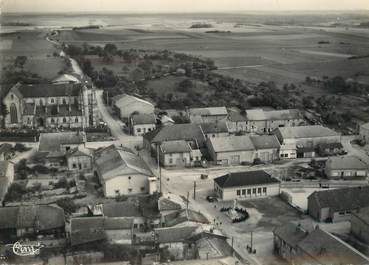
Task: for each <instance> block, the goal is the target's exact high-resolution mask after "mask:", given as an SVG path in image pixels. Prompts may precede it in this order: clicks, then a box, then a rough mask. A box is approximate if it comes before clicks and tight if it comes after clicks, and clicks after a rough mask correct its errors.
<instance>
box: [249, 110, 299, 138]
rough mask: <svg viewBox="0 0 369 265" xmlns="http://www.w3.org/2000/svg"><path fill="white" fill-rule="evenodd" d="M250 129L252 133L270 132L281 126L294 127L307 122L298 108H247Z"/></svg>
mask: <svg viewBox="0 0 369 265" xmlns="http://www.w3.org/2000/svg"><path fill="white" fill-rule="evenodd" d="M246 118H247V121H248V127H249V131H250V132H252V133H259V134H263V133H270V132H272V131H274V130H275V129H277V128H280V127H294V126H300V125H302V124H304V123H305V121H304V119H303V116H302V114H301V113H300V111H299V110H297V109H286V110H263V109H250V110H246Z"/></svg>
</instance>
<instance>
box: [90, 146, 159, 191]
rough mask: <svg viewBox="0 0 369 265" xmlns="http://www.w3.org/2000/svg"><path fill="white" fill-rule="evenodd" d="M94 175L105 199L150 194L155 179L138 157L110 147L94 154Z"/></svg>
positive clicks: (153, 188) (154, 188) (154, 189)
mask: <svg viewBox="0 0 369 265" xmlns="http://www.w3.org/2000/svg"><path fill="white" fill-rule="evenodd" d="M95 173H96V174H97V176H98V177H99V180H100V183H101V185H102V188H103V192H104V195H105V197H117V196H120V195H138V194H148V193H150V194H152V193H154V192H155V191H156V181H155V180H156V178H155V177H154V174H153V173H152V172H151V170H150V168H149V167H148V166H147V165H146V163H145V162H144V161H143V160H142V158H140V157H139V156H137V155H135V154H133V153H131V152H128V151H126V150H123V149H121V148H118V147H114V146H110V147H107V148H105V149H104V150H102V151H100V152H99V153H96V154H95Z"/></svg>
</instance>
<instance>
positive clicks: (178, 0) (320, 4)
mask: <svg viewBox="0 0 369 265" xmlns="http://www.w3.org/2000/svg"><path fill="white" fill-rule="evenodd" d="M0 2H1V12H39V13H43V12H61V13H62V12H138V13H140V12H178V13H182V12H234V11H287V10H301V11H304V10H347V11H348V10H359V9H366V10H369V0H0Z"/></svg>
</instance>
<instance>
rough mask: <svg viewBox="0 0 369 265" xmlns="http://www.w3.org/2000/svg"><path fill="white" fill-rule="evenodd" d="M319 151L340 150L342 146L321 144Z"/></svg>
mask: <svg viewBox="0 0 369 265" xmlns="http://www.w3.org/2000/svg"><path fill="white" fill-rule="evenodd" d="M319 148H321V149H342V148H343V145H342V144H341V143H321V144H319Z"/></svg>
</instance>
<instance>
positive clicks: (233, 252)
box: [231, 236, 234, 255]
mask: <svg viewBox="0 0 369 265" xmlns="http://www.w3.org/2000/svg"><path fill="white" fill-rule="evenodd" d="M231 245H232V255H233V253H234V249H233V236H232V244H231Z"/></svg>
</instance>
